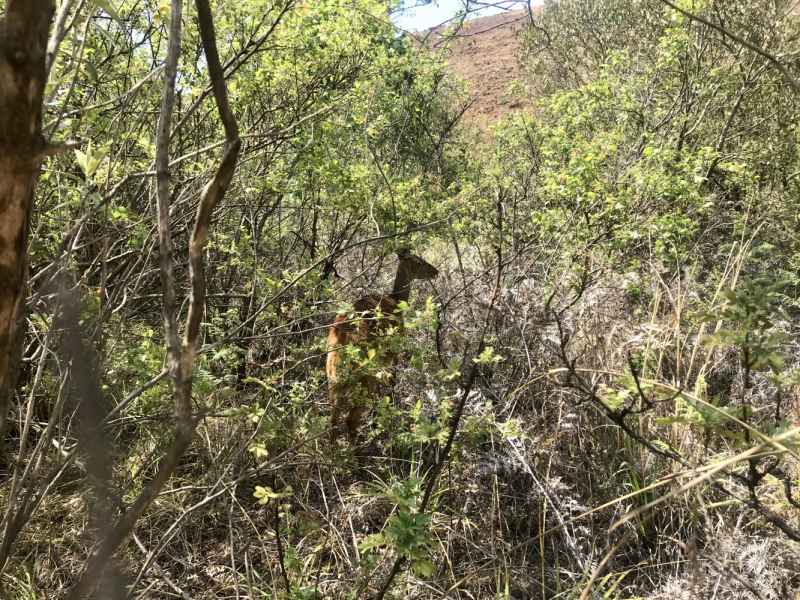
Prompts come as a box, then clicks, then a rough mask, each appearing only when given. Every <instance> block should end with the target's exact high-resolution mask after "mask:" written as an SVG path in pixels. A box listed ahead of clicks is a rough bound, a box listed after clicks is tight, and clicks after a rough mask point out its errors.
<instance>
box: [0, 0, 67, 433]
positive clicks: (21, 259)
mask: <svg viewBox="0 0 800 600" xmlns="http://www.w3.org/2000/svg"><path fill="white" fill-rule="evenodd" d="M54 12H55V3H54V2H53V0H9V1H8V3H7V4H6V14H5V17H4V18H3V19H2V20H0V433H2V432H3V431H4V430H5V424H6V418H7V415H8V408H9V406H10V403H11V398H12V396H13V393H14V386H15V383H16V376H15V374H16V373H17V370H18V368H19V360H20V350H21V344H22V337H23V329H24V324H25V315H23V314H20V307H21V306H22V305H23V304H24V301H25V296H26V294H25V288H26V281H27V273H28V229H29V225H30V216H31V207H32V205H33V192H34V189H35V187H36V182H37V179H38V175H39V167H40V166H41V162H42V159H43V157H44V156H45V150H46V149H45V144H44V141H43V139H42V101H43V95H44V86H45V66H44V63H45V53H46V50H47V34H48V30H49V28H50V22H51V21H52V19H53V14H54Z"/></svg>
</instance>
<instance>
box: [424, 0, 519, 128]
mask: <svg viewBox="0 0 800 600" xmlns="http://www.w3.org/2000/svg"><path fill="white" fill-rule="evenodd" d="M527 18H528V12H527V10H514V11H509V12H505V13H501V14H499V15H493V16H491V17H482V18H479V19H472V20H469V21H466V22H465V23H464V26H463V27H462V28H461V29H460V30H459V31H458V33H457V35H456V36H448V37H445V36H444V35H443V34H444V27H437V28H436V29H433V30H428V31H424V32H420V33H417V34H415V35H416V37H417V38H418V39H424V38H427V40H428V44H429V47H430V48H431V50H433V51H441V50H442V49H443V48H445V47H447V46H448V45H449V47H450V49H451V51H452V55H451V57H450V66H451V68H452V69H453V72H454V73H456V75H458V76H460V77H462V78H464V79H465V80H467V81H468V82H469V83H470V96H471V97H473V98H474V99H475V104H474V105H473V106H472V107H471V108H470V110H469V111H468V112H467V114H466V116H467V118H468V119H469V120H471V121H473V122H477V123H479V124H482V125H489V124H491V123H494V122H495V121H497V120H498V119H499V118H500V117H501V116H502V115H503V114H505V113H506V112H509V111H514V110H517V109H519V108H521V104H520V103H519V102H518V101H516V100H515V99H514V98H513V97H509V96H508V86H509V84H510V83H511V81H512V80H513V79H514V78H515V77H516V76H517V75H516V70H517V58H516V53H517V49H518V47H519V42H518V40H517V37H516V34H515V32H516V31H519V30H520V29H521V28H522V26H523V25H524V24H525V21H526V19H527Z"/></svg>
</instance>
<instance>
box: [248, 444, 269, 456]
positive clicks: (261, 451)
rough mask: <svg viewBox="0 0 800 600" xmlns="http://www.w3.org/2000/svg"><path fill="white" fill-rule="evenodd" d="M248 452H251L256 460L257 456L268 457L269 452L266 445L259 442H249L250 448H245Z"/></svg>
mask: <svg viewBox="0 0 800 600" xmlns="http://www.w3.org/2000/svg"><path fill="white" fill-rule="evenodd" d="M247 451H248V452H252V453H253V456H255V457H256V458H258V457H259V456H268V455H269V451H268V450H267V446H266V444H263V443H261V442H250V446H248V448H247Z"/></svg>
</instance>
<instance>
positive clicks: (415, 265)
mask: <svg viewBox="0 0 800 600" xmlns="http://www.w3.org/2000/svg"><path fill="white" fill-rule="evenodd" d="M397 257H398V258H399V259H400V263H399V265H398V266H397V276H396V277H395V281H394V287H393V288H392V292H391V293H390V294H388V295H386V296H381V295H373V296H367V297H365V298H361V299H360V300H358V301H356V302H355V303H353V307H354V308H355V310H356V312H357V313H359V316H358V317H357V318H356V319H348V318H347V315H346V314H340V315H338V316H337V317H336V320H335V321H334V323H333V326H332V327H331V329H330V331H329V332H328V359H327V363H326V365H325V372H326V374H327V375H328V393H329V397H330V401H331V404H332V405H333V408H332V411H331V426H332V429H331V444H332V445H334V444H336V437H337V435H338V423H339V411H340V405H342V404H343V403H344V402H347V401H348V400H349V407H348V409H347V412H346V413H345V415H344V422H345V425H347V432H348V434H349V435H350V441H351V443H352V444H355V442H356V438H357V434H358V425H359V422H360V421H361V414H362V413H363V412H364V409H365V408H366V406H365V405H364V403H363V401H362V400H360V399H361V398H364V399H366V398H371V397H372V396H373V395H374V393H375V388H376V387H377V383H378V377H377V376H376V375H373V374H369V373H359V372H358V370H357V367H356V368H354V369H353V373H352V375H351V377H350V378H348V379H349V381H348V380H346V379H344V378H340V377H339V375H340V371H342V370H343V369H342V366H343V362H342V361H343V354H344V352H343V351H342V349H343V348H344V347H345V346H356V347H357V348H359V349H360V350H362V351H363V352H364V353H365V354H367V353H368V352H369V350H371V349H375V346H376V343H375V341H376V337H378V336H379V335H381V334H382V333H385V332H386V331H388V330H390V329H391V328H392V327H394V328H395V333H398V334H400V335H403V316H402V314H400V312H399V311H398V307H399V304H400V303H401V302H408V298H409V296H410V294H411V284H412V283H413V281H415V280H417V279H431V278H433V277H436V275H438V274H439V272H438V271H437V270H436V269H435V268H434V267H433V266H432V265H430V264H429V263H427V262H425V261H424V260H423V259H422V258H420V257H419V256H416V255H414V254H412V253H411V252H410V251H409V250H401V251H400V252H398V254H397ZM395 311H397V312H395ZM374 359H375V360H376V361H377V362H378V363H380V364H381V366H383V367H385V369H384V370H382V373H381V374H380V378H381V380H382V381H384V383H386V384H388V383H389V382H390V375H389V374H388V373H389V371H388V369H389V367H391V366H392V365H393V364H395V362H396V360H397V357H396V356H395V355H394V354H393V353H391V352H388V351H385V352H382V353H381V352H376V354H375V356H374ZM349 366H351V367H352V366H353V365H349ZM345 370H347V369H345Z"/></svg>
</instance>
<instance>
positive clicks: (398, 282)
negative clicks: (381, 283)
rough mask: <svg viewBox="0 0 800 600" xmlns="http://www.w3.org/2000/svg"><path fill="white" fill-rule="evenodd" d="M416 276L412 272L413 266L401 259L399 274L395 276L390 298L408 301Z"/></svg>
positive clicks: (398, 267) (398, 301)
mask: <svg viewBox="0 0 800 600" xmlns="http://www.w3.org/2000/svg"><path fill="white" fill-rule="evenodd" d="M413 280H414V277H413V275H412V273H411V268H410V265H408V263H406V262H404V261H402V260H401V261H400V264H399V265H397V276H396V277H395V278H394V288H392V293H391V294H389V298H391V299H392V300H394V301H395V302H397V303H398V304H399V303H400V302H408V297H409V296H410V295H411V282H412V281H413Z"/></svg>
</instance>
